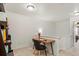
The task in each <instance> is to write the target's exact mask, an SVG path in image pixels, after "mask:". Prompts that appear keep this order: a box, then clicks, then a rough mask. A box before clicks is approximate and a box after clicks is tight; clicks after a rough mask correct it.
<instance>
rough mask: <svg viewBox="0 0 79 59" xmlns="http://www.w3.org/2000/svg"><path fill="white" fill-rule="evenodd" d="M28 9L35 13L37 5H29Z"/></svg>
mask: <svg viewBox="0 0 79 59" xmlns="http://www.w3.org/2000/svg"><path fill="white" fill-rule="evenodd" d="M27 9H28V10H29V11H33V10H34V9H35V5H34V4H28V5H27Z"/></svg>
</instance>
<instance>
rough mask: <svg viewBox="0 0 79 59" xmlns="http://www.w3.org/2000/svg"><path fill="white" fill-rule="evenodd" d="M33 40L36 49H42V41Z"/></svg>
mask: <svg viewBox="0 0 79 59" xmlns="http://www.w3.org/2000/svg"><path fill="white" fill-rule="evenodd" d="M32 40H33V42H34V47H35V48H36V49H39V48H40V46H41V45H40V41H38V40H35V39H32Z"/></svg>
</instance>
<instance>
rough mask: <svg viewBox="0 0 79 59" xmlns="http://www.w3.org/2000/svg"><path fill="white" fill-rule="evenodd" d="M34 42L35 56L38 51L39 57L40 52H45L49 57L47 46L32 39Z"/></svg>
mask: <svg viewBox="0 0 79 59" xmlns="http://www.w3.org/2000/svg"><path fill="white" fill-rule="evenodd" d="M32 40H33V42H34V52H33V53H34V54H35V52H36V51H38V53H39V55H40V54H41V53H40V52H41V51H44V52H45V55H46V56H47V51H46V48H47V47H46V46H45V45H41V44H40V43H41V42H40V41H38V40H35V39H32Z"/></svg>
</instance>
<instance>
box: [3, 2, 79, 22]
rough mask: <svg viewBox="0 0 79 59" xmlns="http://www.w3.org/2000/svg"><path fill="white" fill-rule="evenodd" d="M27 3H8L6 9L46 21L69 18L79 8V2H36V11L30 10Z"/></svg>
mask: <svg viewBox="0 0 79 59" xmlns="http://www.w3.org/2000/svg"><path fill="white" fill-rule="evenodd" d="M26 5H27V4H25V3H6V4H4V6H5V9H6V11H10V12H15V13H19V14H23V15H26V16H28V17H37V18H39V19H41V20H46V21H58V20H64V19H68V18H69V16H70V14H71V13H73V11H74V10H75V9H76V10H79V4H77V3H35V4H34V5H35V6H36V8H35V10H34V11H28V10H27V8H26V7H25V6H26Z"/></svg>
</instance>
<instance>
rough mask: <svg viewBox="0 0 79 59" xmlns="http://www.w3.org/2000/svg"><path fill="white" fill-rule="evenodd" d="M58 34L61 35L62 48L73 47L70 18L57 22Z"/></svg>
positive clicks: (60, 46)
mask: <svg viewBox="0 0 79 59" xmlns="http://www.w3.org/2000/svg"><path fill="white" fill-rule="evenodd" d="M56 36H58V37H60V41H59V43H60V45H59V48H60V49H68V48H70V47H71V43H72V41H71V39H70V19H66V20H61V21H58V22H56Z"/></svg>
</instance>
